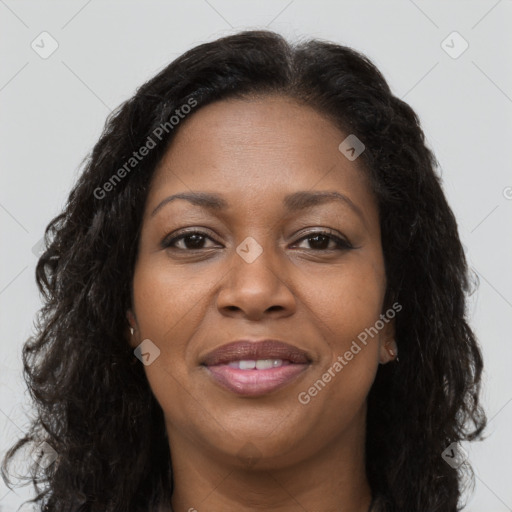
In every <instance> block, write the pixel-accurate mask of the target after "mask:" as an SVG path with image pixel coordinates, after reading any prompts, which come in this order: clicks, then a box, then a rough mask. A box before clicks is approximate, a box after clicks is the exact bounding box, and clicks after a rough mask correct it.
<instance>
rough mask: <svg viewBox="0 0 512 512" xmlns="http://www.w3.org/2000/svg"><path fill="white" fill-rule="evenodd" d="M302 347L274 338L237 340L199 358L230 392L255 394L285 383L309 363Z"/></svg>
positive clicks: (216, 380)
mask: <svg viewBox="0 0 512 512" xmlns="http://www.w3.org/2000/svg"><path fill="white" fill-rule="evenodd" d="M311 362H312V359H311V357H310V356H309V355H308V354H307V353H306V352H305V351H303V350H300V349H299V348H297V347H294V346H293V345H290V344H288V343H284V342H282V341H278V340H263V341H258V342H254V341H249V340H240V341H235V342H232V343H228V344H227V345H223V346H222V347H219V348H218V349H216V350H214V351H212V352H210V353H209V354H207V355H206V356H205V357H204V358H203V359H202V361H201V365H202V366H204V367H205V368H206V369H207V371H208V373H209V375H210V376H211V377H212V378H213V381H214V382H215V383H216V384H219V385H221V386H222V387H223V388H224V389H227V390H229V391H231V392H233V393H236V394H238V395H244V396H259V395H264V394H267V393H270V392H272V391H275V390H277V389H280V388H282V387H284V386H285V385H287V384H289V383H290V382H291V381H292V380H294V379H295V378H297V377H298V376H299V375H300V374H302V373H303V372H304V371H305V370H306V369H307V368H308V367H309V365H310V364H311Z"/></svg>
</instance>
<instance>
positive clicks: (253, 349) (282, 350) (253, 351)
mask: <svg viewBox="0 0 512 512" xmlns="http://www.w3.org/2000/svg"><path fill="white" fill-rule="evenodd" d="M258 359H282V360H287V361H290V362H291V363H296V364H308V363H310V362H311V357H310V356H309V355H308V354H307V353H306V352H305V351H304V350H301V349H299V348H297V347H294V346H293V345H290V344H289V343H285V342H284V341H279V340H272V339H265V340H260V341H251V340H248V339H243V340H237V341H232V342H231V343H227V344H226V345H222V346H221V347H219V348H216V349H215V350H212V351H211V352H209V353H208V354H206V356H204V357H203V359H202V361H201V364H203V365H205V366H214V365H218V364H226V363H230V362H232V361H241V360H245V361H247V360H258Z"/></svg>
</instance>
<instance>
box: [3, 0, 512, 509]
mask: <svg viewBox="0 0 512 512" xmlns="http://www.w3.org/2000/svg"><path fill="white" fill-rule="evenodd" d="M511 15H512V2H511V0H499V1H496V0H492V1H478V2H476V1H464V2H455V1H446V0H445V1H425V0H417V1H415V2H413V1H412V0H401V1H387V2H379V1H376V0H374V1H360V0H359V1H357V2H355V1H350V2H349V1H347V2H340V1H336V2H335V1H326V0H324V1H315V2H313V1H309V2H307V1H301V0H294V1H290V0H272V1H270V0H265V1H262V0H259V1H257V2H255V1H238V2H235V1H234V0H208V1H207V0H194V1H188V2H177V1H166V2H158V1H144V2H142V1H138V2H134V1H123V2H120V1H100V0H89V1H86V0H81V1H69V0H67V1H51V2H50V1H41V0H38V1H30V2H29V1H14V0H0V38H1V48H0V58H1V67H0V106H1V117H0V130H1V133H0V140H1V144H0V151H1V155H0V166H1V167H0V169H1V182H0V183H1V184H0V227H1V253H2V255H1V258H2V259H1V262H2V264H1V266H0V319H1V336H0V347H1V354H2V357H1V358H0V393H1V397H0V440H1V441H0V454H3V453H4V452H5V449H6V448H7V446H9V445H10V444H11V443H12V442H13V441H14V440H15V439H17V437H18V436H19V435H21V433H22V431H23V429H24V428H25V427H26V424H27V416H26V414H27V413H29V402H28V395H27V393H26V392H25V388H24V385H23V382H22V379H21V362H20V361H21V360H20V351H21V346H22V343H23V342H24V340H25V339H26V338H27V337H28V336H29V335H30V334H31V332H32V326H33V320H34V315H35V313H36V311H37V310H38V308H39V307H40V299H39V296H38V292H37V289H36V285H35V280H34V268H35V263H36V257H35V255H34V254H33V250H32V249H33V247H34V246H35V245H37V243H38V241H39V240H40V239H41V237H42V235H43V231H44V228H45V226H46V224H47V223H48V222H49V220H50V219H51V218H52V217H53V216H54V215H56V214H57V213H58V212H59V211H60V209H61V207H62V206H63V205H64V202H65V200H66V197H67V194H68V192H69V190H70V188H71V186H72V184H73V182H74V181H75V179H76V177H77V175H78V172H79V166H80V163H81V161H82V159H83V158H84V157H85V156H86V154H87V152H88V151H89V150H90V149H91V148H92V146H93V144H94V143H95V141H96V140H97V138H98V137H99V135H100V132H101V129H102V127H103V124H104V121H105V118H106V116H107V114H108V113H109V112H110V111H111V109H113V108H115V107H116V106H117V105H118V104H119V103H120V102H121V101H123V100H125V99H127V98H128V97H130V96H131V95H132V94H133V93H134V91H135V88H136V87H137V86H138V85H140V84H142V83H143V82H144V81H146V80H147V79H148V78H150V77H151V76H152V75H154V74H155V73H156V72H157V71H159V70H160V69H162V68H163V67H164V66H165V65H167V64H168V63H169V62H170V61H171V60H173V59H174V58H175V57H176V56H178V55H179V54H181V53H182V52H184V51H185V50H187V49H189V48H191V47H192V46H194V45H196V44H199V43H201V42H205V41H210V40H213V39H216V38H217V37H220V36H222V35H227V34H230V33H232V32H235V31H238V30H240V29H242V28H263V27H268V28H270V29H273V30H276V31H278V32H281V33H282V34H284V35H285V36H288V37H290V38H292V39H295V38H298V37H320V38H324V39H330V40H332V41H336V42H339V43H341V44H346V45H348V46H351V47H354V48H355V49H357V50H359V51H362V52H363V53H365V54H366V55H368V56H369V57H370V58H371V59H372V60H373V61H374V63H375V64H376V65H377V66H378V67H379V68H380V69H381V71H382V72H383V73H384V75H385V77H386V78H387V80H388V81H389V84H390V86H391V88H392V90H393V92H394V93H395V94H396V95H397V96H399V97H401V98H402V99H404V100H405V101H407V102H408V103H409V104H410V105H411V106H412V107H413V108H414V109H415V110H416V112H417V113H418V114H419V116H420V119H421V121H422V125H423V128H424V130H425V133H426V135H427V138H428V143H429V145H430V146H431V147H432V148H433V149H434V151H435V154H436V155H437V157H438V159H439V161H440V164H441V172H442V177H443V183H444V189H445V192H446V195H447V197H448V200H449V202H450V205H451V206H452V208H453V210H454V212H455V215H456V217H457V219H458V222H459V228H460V235H461V237H462V241H463V243H464V246H465V248H466V251H467V256H468V259H469V262H470V265H471V267H472V268H473V269H474V270H475V272H477V274H478V275H479V278H480V287H479V289H478V291H477V292H476V293H475V294H474V295H473V296H472V298H471V301H470V304H469V311H470V315H471V322H472V326H473V327H474V329H475V331H476V333H477V335H478V337H479V339H480V341H481V344H482V348H483V353H484V357H485V363H486V372H485V376H484V392H483V399H484V404H485V406H486V409H487V413H488V417H489V419H490V423H489V427H488V430H487V439H486V440H485V441H484V442H481V443H476V444H473V445H471V446H469V447H467V446H465V448H466V450H467V452H468V454H469V458H470V460H471V462H472V464H473V465H474V469H475V474H476V479H475V483H476V485H475V492H474V494H473V495H472V496H470V497H468V505H467V509H466V510H467V511H471V512H481V511H484V510H485V511H486V512H505V511H512V486H511V485H510V475H511V473H512V442H511V440H510V431H511V425H512V379H511V370H510V363H511V361H512V343H511V342H510V332H511V330H512V273H511V272H510V262H511V261H512V237H511V227H512V226H511V224H512V172H511V168H510V161H511V158H510V156H511V155H510V153H511V149H510V148H511V143H510V141H511V140H512V127H511V118H512V99H511V97H512V72H511V69H510V66H509V65H508V64H509V63H510V62H511V49H512V45H511V44H510V37H507V35H508V36H509V34H510V27H511V25H510V21H511V19H512V16H511ZM43 31H47V32H48V33H49V34H51V37H52V38H53V39H55V40H56V41H57V43H58V48H57V50H56V51H55V52H54V53H53V54H52V55H51V56H49V57H48V58H46V59H43V58H41V57H40V55H39V54H38V53H36V51H34V50H33V49H32V47H31V43H32V42H33V41H35V43H34V44H39V45H40V46H42V44H43V43H41V37H40V34H41V32H43ZM453 31H457V32H459V33H460V34H461V36H462V37H463V38H464V40H466V41H467V43H468V44H469V48H468V49H467V50H466V51H465V52H464V53H462V54H461V55H460V56H458V57H457V58H453V56H450V55H449V54H448V53H447V52H446V51H445V49H447V50H449V51H450V52H451V53H452V54H458V53H459V52H460V50H461V49H463V46H462V45H463V42H462V41H461V40H457V39H456V38H455V39H454V37H453V36H451V37H449V38H448V39H446V38H447V37H448V36H449V35H450V34H451V33H452V32H453ZM444 40H446V41H447V42H446V43H445V44H444V46H445V49H443V46H442V42H443V41H444ZM38 42H39V43H38ZM44 44H45V48H46V49H48V48H49V47H50V41H49V39H46V40H45V43H44ZM447 45H448V46H451V47H452V48H451V49H449V48H446V46H447ZM506 262H508V264H507V263H506ZM507 434H508V435H507ZM0 480H1V479H0ZM29 493H30V489H29V488H27V489H25V490H23V489H22V490H16V492H12V491H9V490H8V489H7V488H6V487H5V485H4V483H3V482H0V511H2V512H6V511H14V510H16V507H17V506H18V505H19V504H21V502H22V498H24V497H27V496H29V495H30V494H29ZM24 510H30V508H28V507H27V508H26V509H24Z"/></svg>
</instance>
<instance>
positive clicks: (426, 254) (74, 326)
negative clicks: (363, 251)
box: [2, 31, 486, 512]
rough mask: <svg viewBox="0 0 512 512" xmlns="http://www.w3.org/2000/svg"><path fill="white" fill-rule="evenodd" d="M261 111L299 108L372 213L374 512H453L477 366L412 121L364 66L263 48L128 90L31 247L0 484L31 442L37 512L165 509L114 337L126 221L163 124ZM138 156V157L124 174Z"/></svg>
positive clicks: (448, 227)
mask: <svg viewBox="0 0 512 512" xmlns="http://www.w3.org/2000/svg"><path fill="white" fill-rule="evenodd" d="M265 94H280V95H285V96H287V97H290V98H293V99H295V100H297V101H298V102H300V103H301V104H304V105H309V106H311V107H313V108H315V109H316V110H317V111H318V112H320V113H321V114H323V115H325V116H326V117H327V118H328V119H329V120H331V121H332V122H333V123H334V124H335V125H336V126H337V127H339V129H340V130H342V132H344V133H346V134H354V135H356V136H357V137H358V138H359V139H360V140H361V141H362V142H363V143H364V145H365V147H366V150H365V151H364V152H363V153H362V155H361V156H360V160H358V162H361V163H362V166H363V171H362V172H364V173H365V174H366V175H367V177H368V178H369V183H370V185H371V187H372V190H373V192H374V194H375V197H376V198H377V202H378V209H379V219H380V227H381V237H382V248H383V253H384V260H385V270H386V276H387V290H386V296H385V304H384V308H387V307H389V306H390V305H391V304H393V303H394V302H395V301H397V302H398V303H399V304H401V305H402V307H403V309H402V311H401V312H400V315H398V316H397V317H396V325H395V330H396V342H397V345H398V349H399V353H400V362H399V363H398V364H396V363H393V364H387V365H383V366H380V367H379V369H378V372H377V376H376V379H375V382H374V384H373V386H372V389H371V390H370V394H369V397H368V414H367V434H366V436H367V437H366V471H367V476H368V480H369V483H370V486H371V489H372V492H373V494H374V497H375V500H376V501H375V507H376V510H378V511H379V512H415V511H418V512H419V511H421V512H456V511H457V510H460V503H459V502H460V497H461V491H462V488H463V482H464V481H465V478H466V477H467V475H468V474H469V476H470V477H471V471H470V469H471V468H470V466H469V464H468V463H467V462H466V463H464V464H462V465H460V466H459V467H452V466H453V464H452V465H450V464H448V463H447V462H446V461H445V459H444V458H443V456H442V454H443V451H444V450H445V449H446V448H447V447H448V446H449V445H451V443H459V442H461V441H464V440H473V439H476V438H478V437H481V432H482V430H483V428H484V426H485V422H486V420H485V414H484V412H483V410H482V408H481V406H480V403H479V392H480V378H481V372H482V357H481V353H480V350H479V347H478V344H477V340H476V339H475V335H474V333H473V332H472V330H471V328H470V326H469V325H468V322H467V319H466V311H465V308H466V306H465V305H466V296H467V294H468V292H469V290H470V288H471V284H472V283H471V282H470V281H471V276H470V274H469V272H468V267H467V263H466V259H465V255H464V251H463V248H462V245H461V242H460V239H459V236H458V231H457V223H456V220H455V218H454V215H453V213H452V211H451V209H450V207H449V206H448V204H447V201H446V199H445V196H444V194H443V191H442V188H441V183H440V178H439V177H438V175H437V174H436V168H437V161H436V159H435V157H434V155H433V153H432V152H431V150H429V149H428V148H427V146H426V143H425V137H424V134H423V131H422V129H421V127H420V123H419V119H418V117H417V115H416V114H415V113H414V111H413V110H412V109H411V108H410V107H409V105H407V104H406V103H404V102H403V101H401V100H400V99H399V98H397V97H396V96H394V95H393V94H392V93H391V91H390V88H389V86H388V84H387V83H386V81H385V79H384V78H383V76H382V75H381V73H380V72H379V70H378V69H377V68H376V67H375V66H374V65H373V64H372V63H371V61H370V60H368V58H366V57H365V56H363V55H361V54H359V53H358V52H356V51H354V50H353V49H351V48H348V47H345V46H340V45H338V44H334V43H331V42H326V41H322V40H309V41H300V42H298V43H295V44H290V43H288V42H287V41H286V40H285V39H284V38H283V37H282V36H280V35H278V34H276V33H273V32H270V31H245V32H241V33H238V34H235V35H232V36H228V37H223V38H220V39H218V40H216V41H213V42H209V43H206V44H201V45H199V46H197V47H195V48H193V49H191V50H190V51H188V52H186V53H185V54H183V55H182V56H181V57H179V58H178V59H176V60H175V61H173V62H172V63H170V64H169V65H168V66H167V67H165V68H164V69H163V70H162V71H161V72H160V73H158V74H157V75H156V76H155V77H153V78H152V79H151V80H149V81H148V82H146V83H145V84H143V85H142V86H141V87H140V88H138V89H137V91H136V93H135V94H134V96H133V97H132V98H130V99H129V100H127V101H126V102H124V103H123V104H121V105H120V107H118V108H117V109H116V110H115V111H114V112H113V113H112V114H111V115H110V116H109V118H108V119H107V122H106V124H105V127H104V130H103V133H102V135H101V137H100V139H99V141H98V142H97V143H96V145H95V146H94V148H93V150H92V152H91V154H90V155H88V157H87V158H86V159H85V160H84V162H83V170H82V172H81V175H80V177H79V179H78V181H77V183H76V185H75V186H74V188H73V189H72V191H71V193H70V195H69V198H68V201H67V204H66V205H65V207H64V209H63V211H62V213H61V214H60V215H58V216H57V217H55V218H54V219H53V220H52V221H51V222H50V224H49V225H48V227H47V229H46V232H45V243H46V250H45V252H44V253H43V254H42V256H41V258H40V259H39V261H38V264H37V268H36V279H37V283H38V286H39V289H40V291H41V293H42V296H43V300H44V305H43V307H42V309H41V310H40V312H39V314H38V318H37V322H36V333H35V335H34V336H33V337H31V338H30V339H29V340H27V342H26V343H25V345H24V348H23V364H24V371H23V372H24V378H25V380H26V382H27V386H28V389H29V391H30V394H31V397H32V399H33V401H34V404H35V408H36V414H35V416H34V419H33V421H32V422H31V424H30V428H29V430H28V431H27V433H26V435H25V436H24V437H23V438H22V439H20V440H19V441H18V442H17V443H16V444H15V445H14V446H13V447H12V448H11V449H10V450H9V451H8V453H7V455H6V457H5V460H4V462H3V465H2V475H3V477H4V480H7V479H8V478H9V467H10V464H11V463H12V462H13V459H14V458H15V455H16V453H17V452H18V451H19V450H21V449H22V448H24V447H25V448H26V447H29V446H32V447H36V446H37V447H39V446H41V443H43V442H46V443H47V444H48V445H49V446H51V448H52V449H54V450H55V452H56V454H57V455H58V458H57V460H55V462H54V463H53V464H50V465H48V466H45V465H44V464H43V465H41V464H38V463H37V462H34V463H33V464H32V465H31V466H30V468H29V469H28V471H27V476H26V480H27V481H28V482H32V483H33V485H34V487H35V489H36V494H37V496H36V497H35V498H34V501H35V502H37V503H38V504H41V506H42V507H44V510H47V511H49V512H75V511H81V512H100V511H101V512H117V511H119V512H127V511H128V512H139V511H140V512H142V511H147V510H154V509H156V508H157V507H158V505H159V504H161V503H165V502H167V503H170V496H171V494H172V490H173V488H172V482H173V479H172V474H171V473H172V471H171V458H170V457H171V455H170V450H169V446H168V439H167V435H166V430H165V426H164V420H163V413H162V411H161V408H160V406H159V404H158V403H157V401H156V399H155V398H154V396H153V394H152V392H151V389H150V387H149V384H148V381H147V379H146V377H145V374H144V370H143V366H142V365H141V364H136V365H133V364H131V362H132V360H133V350H132V349H131V348H130V347H129V345H128V342H127V341H126V338H125V336H124V333H125V331H126V325H127V324H126V316H125V314H126V310H127V309H128V308H130V306H131V283H132V278H133V271H134V265H135V260H136V251H137V244H138V239H139V235H140V229H141V222H142V213H143V208H144V205H145V200H146V196H147V193H148V189H149V185H150V181H151V178H152V175H153V172H154V170H155V167H156V166H157V164H158V162H159V161H160V159H161V158H162V156H163V155H164V153H165V151H166V149H167V148H168V146H169V143H170V142H171V141H172V139H173V137H174V134H175V133H176V132H177V131H178V130H179V129H180V123H175V121H172V116H174V117H175V118H176V116H177V115H179V114H180V112H181V113H182V114H183V112H188V111H190V110H192V112H190V113H189V114H188V115H193V114H194V112H195V111H197V110H199V109H200V108H202V107H203V106H205V105H207V104H209V103H212V102H214V101H218V100H221V99H225V98H234V97H238V98H244V97H249V96H251V95H265ZM185 105H188V108H187V109H185V107H184V106H185ZM170 120H171V121H170ZM149 140H151V141H152V142H153V143H154V147H153V148H152V149H151V151H149V153H148V154H147V156H145V157H144V158H141V159H137V161H136V162H135V161H132V160H131V159H132V157H133V154H134V152H137V151H138V150H139V149H140V148H141V147H142V146H144V145H146V146H148V145H149V142H148V141H149ZM127 162H130V164H129V165H127ZM121 169H124V172H123V171H121ZM44 446H46V445H44ZM340 463H342V461H340Z"/></svg>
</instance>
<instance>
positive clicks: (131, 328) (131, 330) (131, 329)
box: [130, 327, 133, 336]
mask: <svg viewBox="0 0 512 512" xmlns="http://www.w3.org/2000/svg"><path fill="white" fill-rule="evenodd" d="M130 332H131V333H132V336H133V327H130Z"/></svg>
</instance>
